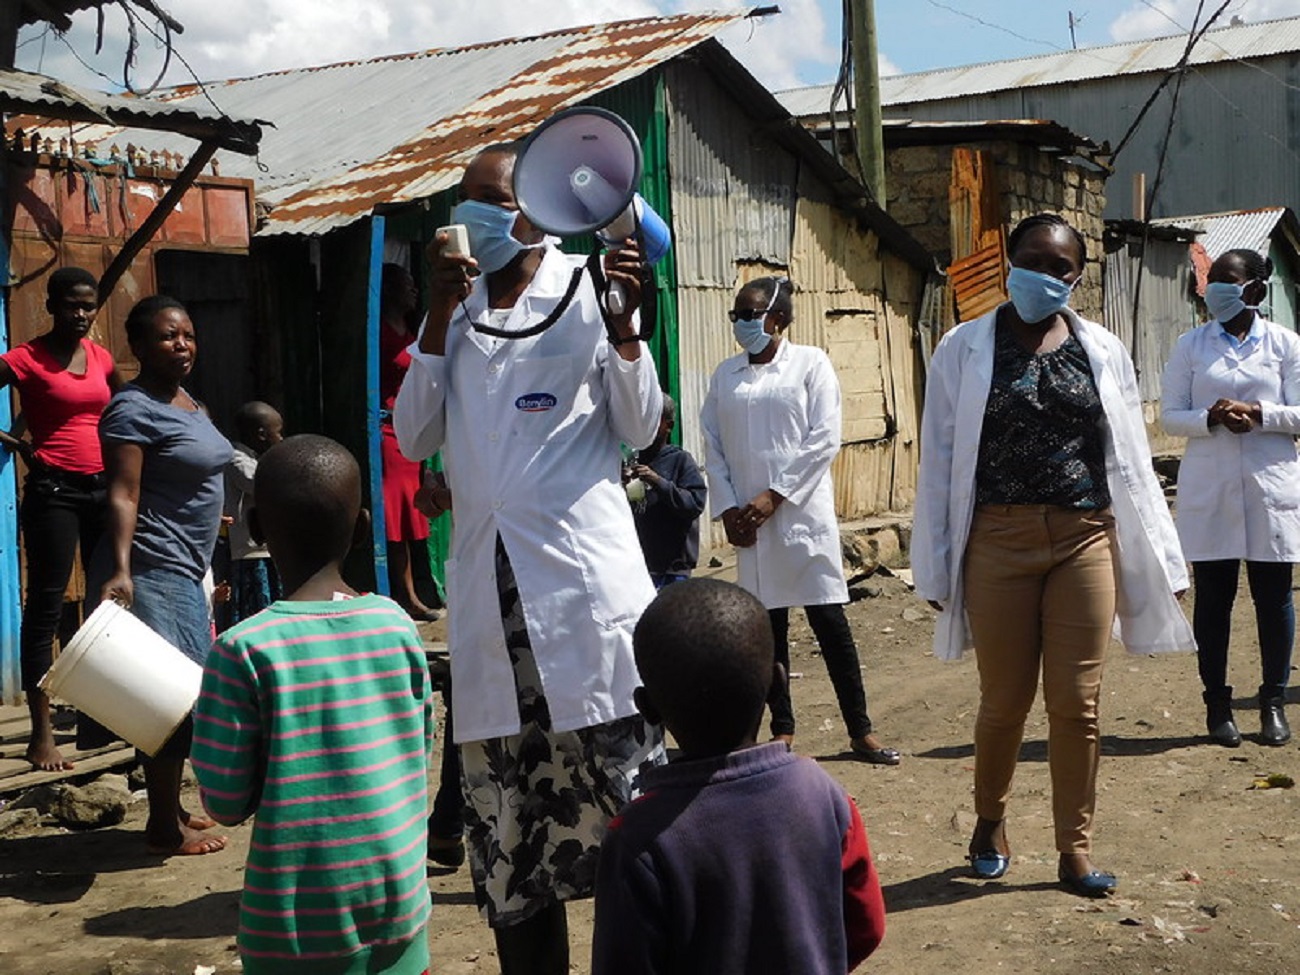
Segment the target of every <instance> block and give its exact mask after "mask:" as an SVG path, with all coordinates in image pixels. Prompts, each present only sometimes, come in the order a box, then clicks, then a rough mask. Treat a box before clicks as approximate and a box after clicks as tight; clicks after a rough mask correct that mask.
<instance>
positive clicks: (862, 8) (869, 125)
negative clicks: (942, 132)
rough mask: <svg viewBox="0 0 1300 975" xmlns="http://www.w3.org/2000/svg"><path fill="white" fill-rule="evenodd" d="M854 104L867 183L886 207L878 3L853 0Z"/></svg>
mask: <svg viewBox="0 0 1300 975" xmlns="http://www.w3.org/2000/svg"><path fill="white" fill-rule="evenodd" d="M852 10H853V36H852V37H851V38H850V43H851V45H852V48H853V105H854V109H853V112H854V119H853V121H854V126H853V128H854V130H855V131H856V133H857V150H858V163H859V165H860V166H861V167H862V173H861V174H860V176H861V177H862V182H863V184H864V185H865V186H866V187H867V190H868V191H869V192H870V193H871V196H872V197H873V198H874V199H875V201H876V204H877V205H878V206H879V207H880V208H881V209H884V207H885V139H884V135H883V133H882V132H881V127H880V126H881V117H880V57H879V55H878V54H877V52H876V5H875V3H874V2H873V0H853V8H852Z"/></svg>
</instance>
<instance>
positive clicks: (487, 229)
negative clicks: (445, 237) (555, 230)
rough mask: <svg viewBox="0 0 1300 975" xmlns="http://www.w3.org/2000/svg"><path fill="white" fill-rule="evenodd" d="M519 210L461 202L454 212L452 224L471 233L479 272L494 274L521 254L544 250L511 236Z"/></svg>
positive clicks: (477, 201) (471, 247)
mask: <svg viewBox="0 0 1300 975" xmlns="http://www.w3.org/2000/svg"><path fill="white" fill-rule="evenodd" d="M518 218H519V211H518V210H507V209H506V208H505V207H499V206H496V205H494V204H492V203H483V202H480V201H479V200H462V201H461V202H460V203H457V204H456V205H455V206H454V207H453V208H452V211H451V222H452V223H461V224H464V225H465V229H466V230H467V231H468V232H469V249H470V253H471V254H473V255H474V260H476V261H478V266H479V269H480V270H482V271H485V272H487V273H488V274H491V273H492V272H493V271H500V270H501V269H502V268H503V267H505V266H506V265H507V264H509V263H510V262H511V261H513V260H514V259H515V258H516V257H517V256H518V255H519V252H520V251H525V250H529V249H531V248H534V247H541V246H542V245H541V244H540V243H539V244H525V243H523V242H522V241H519V240H516V239H515V238H514V237H513V236H511V234H510V231H512V230H513V229H514V226H515V220H517V219H518Z"/></svg>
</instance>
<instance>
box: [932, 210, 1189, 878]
mask: <svg viewBox="0 0 1300 975" xmlns="http://www.w3.org/2000/svg"><path fill="white" fill-rule="evenodd" d="M1007 251H1008V253H1009V255H1010V259H1011V272H1010V274H1009V275H1008V277H1007V290H1008V292H1010V295H1011V301H1010V302H1009V303H1006V304H1003V305H1001V306H999V307H998V308H997V309H996V310H995V311H993V312H990V313H989V314H987V315H985V316H984V317H982V318H978V319H976V320H974V321H970V322H966V323H964V324H962V325H959V326H958V327H957V328H955V329H953V330H952V331H951V332H950V333H948V335H946V336H945V337H944V339H943V341H942V342H940V343H939V346H938V348H937V349H935V352H934V358H933V360H932V362H931V366H930V377H929V382H928V385H927V387H926V393H925V413H924V417H923V423H922V428H921V470H920V482H919V485H918V490H917V501H916V520H915V524H914V528H913V534H912V569H913V573H914V575H915V580H916V591H917V593H918V595H920V596H922V597H923V598H925V599H928V600H929V601H930V604H931V605H932V606H933V607H934V608H935V609H938V610H940V613H939V619H938V622H937V624H936V626H935V656H936V657H938V658H940V659H945V660H951V659H956V658H957V657H960V656H961V654H962V651H963V650H964V649H965V648H966V647H967V646H968V645H970V644H971V643H972V641H973V643H974V647H975V658H976V662H977V663H978V665H979V684H980V704H979V713H978V716H977V717H976V720H975V812H976V815H977V816H978V820H977V822H976V826H975V832H974V835H973V836H972V837H971V841H970V850H969V857H968V859H969V860H970V863H971V868H972V871H973V873H974V875H975V877H977V878H979V879H981V880H994V879H996V878H998V877H1001V876H1002V875H1003V874H1004V873H1006V871H1007V867H1008V865H1009V864H1010V859H1011V855H1010V854H1011V851H1010V847H1009V845H1008V842H1007V830H1006V810H1007V802H1008V797H1009V795H1010V791H1011V781H1012V777H1013V775H1014V773H1015V769H1016V760H1017V758H1018V757H1019V754H1020V744H1021V740H1022V739H1023V737H1024V730H1025V719H1026V717H1027V716H1028V714H1029V709H1030V708H1031V707H1032V706H1033V703H1034V696H1035V694H1036V692H1037V690H1038V675H1039V672H1040V671H1041V672H1042V680H1043V698H1044V700H1045V702H1046V705H1047V716H1048V727H1049V731H1048V753H1049V764H1050V768H1051V776H1052V818H1053V821H1054V823H1055V826H1056V849H1057V852H1058V853H1059V855H1060V861H1059V865H1058V872H1057V875H1058V877H1059V879H1060V882H1061V884H1062V885H1063V886H1064V887H1065V888H1066V889H1067V890H1069V891H1071V892H1073V893H1076V894H1080V895H1082V896H1085V897H1101V896H1104V895H1106V894H1109V893H1110V892H1111V891H1113V890H1114V889H1115V886H1116V881H1115V877H1114V875H1113V874H1110V873H1105V872H1103V871H1101V870H1098V869H1096V868H1095V867H1094V865H1093V862H1092V856H1091V849H1092V820H1093V811H1094V807H1095V805H1096V795H1097V761H1098V758H1099V756H1100V732H1099V730H1098V702H1099V699H1100V696H1101V674H1102V662H1103V659H1104V657H1105V652H1106V647H1107V645H1108V644H1109V642H1110V635H1111V624H1112V622H1113V621H1114V620H1115V617H1116V615H1117V613H1118V616H1119V623H1120V636H1121V639H1122V640H1123V641H1124V644H1125V646H1126V647H1127V648H1128V649H1129V651H1131V652H1133V653H1150V652H1153V651H1160V650H1182V649H1186V650H1190V649H1191V647H1192V635H1191V628H1190V627H1189V626H1188V624H1187V619H1186V617H1185V616H1183V613H1182V609H1181V607H1179V605H1178V602H1177V600H1176V599H1175V593H1181V591H1182V590H1184V589H1186V588H1187V571H1186V567H1185V566H1184V564H1183V560H1182V557H1181V556H1180V555H1179V552H1178V539H1177V536H1176V534H1175V531H1174V525H1173V520H1172V519H1171V517H1170V515H1169V509H1168V507H1167V506H1166V505H1165V500H1164V496H1163V494H1162V493H1161V491H1160V485H1159V484H1158V483H1157V481H1156V477H1155V472H1154V470H1153V469H1152V467H1151V454H1150V450H1149V448H1148V445H1147V437H1146V428H1145V425H1144V422H1143V419H1142V412H1141V407H1140V402H1139V398H1138V390H1137V380H1136V377H1135V375H1134V371H1133V363H1132V361H1131V360H1130V359H1129V356H1128V352H1127V351H1126V350H1125V349H1124V346H1123V345H1122V344H1121V343H1120V341H1119V340H1118V339H1117V338H1116V337H1115V336H1114V335H1112V334H1111V333H1110V332H1108V331H1106V330H1105V329H1104V328H1102V327H1101V326H1100V325H1097V324H1096V323H1094V322H1090V321H1087V320H1085V319H1083V318H1080V317H1079V316H1078V315H1076V314H1075V313H1074V312H1073V311H1072V310H1071V309H1070V307H1069V300H1070V294H1071V292H1072V291H1073V290H1074V286H1075V284H1076V283H1077V282H1078V281H1079V278H1080V277H1081V276H1082V274H1083V268H1084V260H1085V254H1086V246H1085V243H1084V240H1083V237H1082V236H1081V235H1080V234H1079V232H1078V231H1076V230H1075V229H1074V228H1072V227H1071V226H1070V225H1069V224H1068V223H1066V222H1065V221H1064V220H1063V219H1061V218H1060V217H1059V216H1057V215H1056V214H1052V213H1044V214H1038V215H1036V216H1032V217H1029V218H1027V219H1025V220H1023V221H1022V222H1021V223H1020V224H1019V225H1018V226H1017V227H1016V228H1015V229H1014V230H1013V231H1012V232H1011V235H1010V237H1009V238H1008V240H1007ZM968 624H969V632H968V631H967V625H968Z"/></svg>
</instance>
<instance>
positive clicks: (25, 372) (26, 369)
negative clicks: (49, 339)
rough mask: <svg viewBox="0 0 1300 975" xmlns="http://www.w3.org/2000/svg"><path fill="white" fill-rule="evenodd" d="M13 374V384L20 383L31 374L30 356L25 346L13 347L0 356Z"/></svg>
mask: <svg viewBox="0 0 1300 975" xmlns="http://www.w3.org/2000/svg"><path fill="white" fill-rule="evenodd" d="M0 359H4V361H5V363H6V364H7V365H8V366H9V369H10V371H11V372H12V373H13V374H14V381H15V382H22V381H23V380H24V379H26V378H27V377H28V376H30V375H31V374H32V354H31V351H30V350H29V349H28V348H27V346H26V345H19V346H15V347H14V348H12V349H10V350H9V351H8V352H5V353H3V354H0Z"/></svg>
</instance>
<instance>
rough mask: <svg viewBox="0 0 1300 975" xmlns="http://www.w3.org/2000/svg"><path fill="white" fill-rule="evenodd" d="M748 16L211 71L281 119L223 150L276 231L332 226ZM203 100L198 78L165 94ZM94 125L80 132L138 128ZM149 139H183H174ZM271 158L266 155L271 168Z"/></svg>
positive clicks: (427, 191) (445, 180) (418, 194)
mask: <svg viewBox="0 0 1300 975" xmlns="http://www.w3.org/2000/svg"><path fill="white" fill-rule="evenodd" d="M747 16H749V11H748V10H745V9H743V8H742V9H739V10H732V11H725V12H717V13H702V14H683V15H680V16H674V17H655V18H647V19H642V20H628V21H622V22H619V23H613V24H599V25H593V26H586V27H575V28H572V29H568V30H563V31H556V32H554V33H550V34H544V35H541V36H537V37H529V38H521V39H510V40H502V41H496V42H492V43H488V44H477V45H473V46H470V47H462V48H448V49H441V50H438V49H435V50H429V51H422V52H419V53H415V54H403V55H396V56H390V57H382V58H375V59H373V60H368V61H349V62H344V63H341V64H332V65H327V66H324V67H316V68H302V69H297V70H292V71H278V72H274V73H271V74H264V75H258V76H255V77H252V78H240V79H235V80H231V81H223V82H212V83H208V84H207V90H208V93H209V94H210V95H211V97H212V98H213V99H214V100H215V101H216V102H217V104H219V105H221V106H222V107H223V108H225V109H227V110H229V111H235V112H240V111H256V112H257V113H258V115H260V116H264V117H266V118H269V119H270V120H271V121H272V123H273V124H274V125H275V128H272V129H269V130H268V131H267V132H266V135H265V138H264V139H263V142H262V146H261V150H260V156H259V159H258V161H257V162H258V163H259V164H260V166H259V165H257V164H254V163H252V162H251V161H250V162H241V161H240V160H228V161H227V160H223V162H222V169H221V172H222V175H229V176H245V177H248V178H252V179H255V180H256V181H257V185H258V196H259V199H261V200H264V201H265V202H268V203H270V204H271V205H272V209H271V214H270V218H269V220H268V222H267V225H266V226H265V227H264V228H263V229H262V231H261V233H263V234H320V233H324V232H325V231H328V230H331V229H333V228H335V227H339V226H343V225H346V224H348V223H351V222H353V221H355V220H357V219H359V218H361V217H363V216H365V215H366V214H369V213H371V212H372V211H373V210H374V208H375V207H376V206H381V205H385V204H393V203H406V202H411V201H414V200H418V199H421V198H424V197H427V196H430V195H432V194H434V193H438V192H440V191H442V190H445V189H447V188H449V187H451V186H453V185H454V184H455V182H456V180H457V179H458V178H459V175H460V171H461V169H462V168H463V167H464V164H465V163H466V162H467V161H468V159H469V158H470V157H471V156H472V155H473V153H474V152H475V151H477V150H478V149H479V148H481V147H482V146H484V145H486V144H488V143H491V142H501V141H508V140H512V139H517V138H519V137H521V136H523V135H526V134H527V133H528V132H529V131H531V130H532V129H533V128H534V127H535V126H536V125H537V124H538V123H539V122H540V121H541V120H542V119H544V118H546V117H547V116H549V115H551V114H553V113H554V112H556V111H559V110H560V109H563V108H566V107H568V106H570V105H573V104H576V103H578V102H581V101H583V100H585V99H587V98H590V97H591V96H592V95H595V94H597V93H598V92H601V91H603V90H605V89H607V88H612V87H614V86H615V85H618V84H620V83H621V82H623V81H626V80H627V79H629V78H633V77H635V76H637V75H639V74H642V73H644V72H645V71H647V70H649V69H651V68H653V67H655V66H656V65H658V64H661V63H662V62H664V61H667V60H669V59H671V58H673V57H676V56H677V55H679V54H681V53H683V52H684V51H687V50H690V49H691V48H692V47H695V46H696V45H698V44H700V43H701V42H702V41H705V40H708V39H709V38H711V37H712V36H713V35H714V34H716V33H717V32H718V31H719V30H721V29H722V28H724V27H726V26H727V25H728V24H732V23H735V22H736V21H738V20H741V19H744V18H745V17H747ZM163 100H164V101H165V103H166V104H168V105H171V106H182V105H197V104H201V103H202V102H203V100H204V95H203V93H202V92H201V91H199V90H198V88H197V87H196V86H185V87H182V88H177V89H173V90H172V91H170V92H169V93H167V94H166V95H164V96H163ZM132 137H133V134H132V133H131V132H129V131H125V132H124V131H120V130H117V131H115V130H110V129H106V128H98V129H92V130H90V131H87V132H85V133H82V134H81V135H79V138H80V139H83V140H84V139H94V140H96V141H98V142H101V143H103V142H106V141H114V140H118V141H122V140H129V139H132ZM149 147H150V148H155V147H156V148H159V149H172V148H173V146H171V145H168V144H167V142H166V140H164V139H158V138H153V139H150V140H149ZM261 167H265V169H263V168H261Z"/></svg>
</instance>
